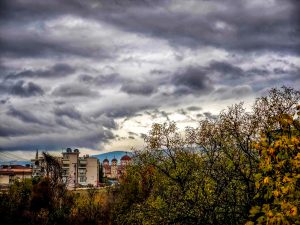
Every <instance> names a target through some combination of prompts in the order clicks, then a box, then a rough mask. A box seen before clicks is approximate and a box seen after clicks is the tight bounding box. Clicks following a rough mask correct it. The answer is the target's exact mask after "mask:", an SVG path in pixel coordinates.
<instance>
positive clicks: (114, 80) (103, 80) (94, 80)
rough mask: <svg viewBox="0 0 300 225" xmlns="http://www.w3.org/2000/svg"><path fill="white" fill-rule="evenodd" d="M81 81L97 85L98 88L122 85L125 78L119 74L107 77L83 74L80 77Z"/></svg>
mask: <svg viewBox="0 0 300 225" xmlns="http://www.w3.org/2000/svg"><path fill="white" fill-rule="evenodd" d="M79 81H82V82H84V83H86V84H89V85H96V86H106V85H107V86H111V85H116V84H120V83H122V82H124V81H125V79H124V78H122V77H121V76H120V75H119V74H117V73H112V74H107V75H96V76H91V75H87V74H83V75H80V76H79Z"/></svg>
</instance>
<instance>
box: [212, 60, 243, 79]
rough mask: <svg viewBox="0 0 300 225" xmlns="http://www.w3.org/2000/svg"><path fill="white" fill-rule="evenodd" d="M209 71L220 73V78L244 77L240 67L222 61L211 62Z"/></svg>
mask: <svg viewBox="0 0 300 225" xmlns="http://www.w3.org/2000/svg"><path fill="white" fill-rule="evenodd" d="M209 69H210V70H212V71H215V72H219V73H221V75H222V77H225V76H229V77H230V78H239V77H241V76H243V75H244V71H243V70H242V69H241V68H240V67H238V66H234V65H232V64H231V63H229V62H224V61H212V62H211V63H210V64H209Z"/></svg>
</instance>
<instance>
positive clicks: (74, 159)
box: [31, 148, 99, 189]
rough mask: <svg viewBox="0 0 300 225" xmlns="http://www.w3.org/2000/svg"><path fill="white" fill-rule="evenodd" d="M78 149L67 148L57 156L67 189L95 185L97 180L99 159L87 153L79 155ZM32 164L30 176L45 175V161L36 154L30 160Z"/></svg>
mask: <svg viewBox="0 0 300 225" xmlns="http://www.w3.org/2000/svg"><path fill="white" fill-rule="evenodd" d="M79 154H80V152H79V150H78V149H74V150H72V149H71V148H67V149H66V150H65V151H63V152H62V157H57V159H58V160H59V161H60V162H61V166H62V176H63V181H64V182H65V183H66V184H67V186H68V188H69V189H73V188H76V187H80V186H87V185H93V186H97V185H98V181H99V161H98V159H97V158H93V157H90V156H89V155H84V156H82V157H80V156H79ZM31 162H32V164H33V166H32V168H33V170H32V176H33V177H35V176H45V172H44V171H45V166H46V165H45V161H44V159H43V157H39V156H38V152H37V155H36V158H35V159H32V160H31Z"/></svg>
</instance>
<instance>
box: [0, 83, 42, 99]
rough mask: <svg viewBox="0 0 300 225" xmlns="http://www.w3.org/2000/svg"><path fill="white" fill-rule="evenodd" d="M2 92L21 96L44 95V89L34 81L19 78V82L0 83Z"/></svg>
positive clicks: (0, 91)
mask: <svg viewBox="0 0 300 225" xmlns="http://www.w3.org/2000/svg"><path fill="white" fill-rule="evenodd" d="M0 93H3V94H10V95H15V96H19V97H31V96H41V95H44V90H43V89H42V87H40V86H39V85H37V84H35V83H33V82H26V81H24V80H19V81H17V82H6V81H3V82H2V83H0Z"/></svg>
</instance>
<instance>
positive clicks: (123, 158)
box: [121, 155, 131, 161]
mask: <svg viewBox="0 0 300 225" xmlns="http://www.w3.org/2000/svg"><path fill="white" fill-rule="evenodd" d="M121 160H127V161H129V160H131V158H130V157H129V156H128V155H124V156H123V157H122V158H121Z"/></svg>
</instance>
